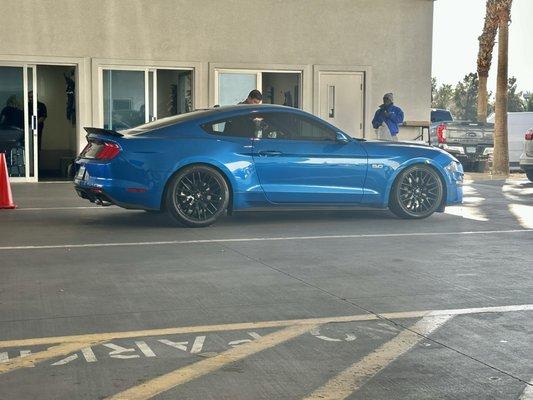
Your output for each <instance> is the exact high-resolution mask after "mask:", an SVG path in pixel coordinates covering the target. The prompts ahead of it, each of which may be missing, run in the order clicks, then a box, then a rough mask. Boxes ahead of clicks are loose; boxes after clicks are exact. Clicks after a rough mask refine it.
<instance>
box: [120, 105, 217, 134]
mask: <svg viewBox="0 0 533 400" xmlns="http://www.w3.org/2000/svg"><path fill="white" fill-rule="evenodd" d="M207 112H210V111H209V110H197V111H191V112H188V113H185V114H179V115H173V116H171V117H166V118H161V119H156V120H155V121H152V122H147V123H146V124H142V125H139V126H136V127H135V128H131V129H125V130H121V131H119V132H120V133H122V134H124V135H133V136H135V135H141V134H143V133H146V132H149V131H153V130H154V129H160V128H165V127H167V126H170V125H174V124H177V123H180V122H185V121H188V120H190V119H194V118H197V117H199V116H201V115H202V114H203V113H207Z"/></svg>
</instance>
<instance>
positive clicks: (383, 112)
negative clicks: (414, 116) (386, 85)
mask: <svg viewBox="0 0 533 400" xmlns="http://www.w3.org/2000/svg"><path fill="white" fill-rule="evenodd" d="M402 122H403V111H402V109H401V108H400V107H396V106H395V105H394V98H393V94H392V93H386V94H385V95H384V96H383V104H382V105H380V106H379V108H378V109H377V111H376V113H375V114H374V119H373V120H372V126H373V127H374V129H376V130H377V136H378V139H380V140H393V141H398V132H399V131H400V129H399V124H401V123H402Z"/></svg>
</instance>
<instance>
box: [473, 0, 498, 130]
mask: <svg viewBox="0 0 533 400" xmlns="http://www.w3.org/2000/svg"><path fill="white" fill-rule="evenodd" d="M496 1H497V0H487V3H486V11H485V23H484V25H483V32H482V33H481V36H480V37H479V38H478V40H479V51H478V55H477V75H478V78H479V89H478V96H477V120H478V121H479V122H487V104H488V94H487V79H488V77H489V70H490V64H491V62H492V49H493V48H494V39H495V38H496V32H497V31H498V15H497V13H496V7H495V5H496Z"/></svg>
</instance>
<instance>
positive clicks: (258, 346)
mask: <svg viewBox="0 0 533 400" xmlns="http://www.w3.org/2000/svg"><path fill="white" fill-rule="evenodd" d="M318 326H319V325H318V324H305V325H296V326H289V327H288V328H285V329H283V330H281V331H278V332H274V333H271V334H269V335H266V336H263V337H261V338H260V339H257V340H254V341H252V342H250V343H247V344H243V345H240V346H237V347H234V348H232V349H229V350H226V351H225V352H223V353H220V354H219V355H217V356H215V357H212V358H207V359H205V360H202V361H198V362H197V363H194V364H191V365H187V366H185V367H183V368H179V369H176V370H174V371H172V372H169V373H167V374H165V375H161V376H159V377H157V378H154V379H152V380H150V381H148V382H145V383H143V384H141V385H138V386H134V387H132V388H130V389H128V390H125V391H123V392H121V393H118V394H116V395H114V396H111V397H108V398H107V399H108V400H145V399H150V398H152V397H154V396H156V395H158V394H159V393H162V392H166V391H167V390H170V389H172V388H173V387H176V386H178V385H181V384H183V383H186V382H189V381H192V380H193V379H196V378H199V377H201V376H204V375H207V374H209V373H211V372H213V371H216V370H217V369H219V368H221V367H223V366H224V365H227V364H230V363H233V362H235V361H239V360H242V359H243V358H246V357H248V356H251V355H253V354H255V353H258V352H260V351H263V350H266V349H269V348H272V347H274V346H277V345H279V344H281V343H284V342H286V341H288V340H291V339H294V338H296V337H298V336H301V335H303V334H304V333H306V332H309V331H310V330H311V329H314V328H316V327H318Z"/></svg>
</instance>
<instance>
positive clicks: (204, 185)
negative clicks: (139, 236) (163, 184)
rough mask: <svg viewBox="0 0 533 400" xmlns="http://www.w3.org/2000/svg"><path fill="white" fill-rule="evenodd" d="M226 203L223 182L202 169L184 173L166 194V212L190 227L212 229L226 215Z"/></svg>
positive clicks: (195, 167)
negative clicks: (213, 224)
mask: <svg viewBox="0 0 533 400" xmlns="http://www.w3.org/2000/svg"><path fill="white" fill-rule="evenodd" d="M228 202H229V189H228V184H227V183H226V180H225V179H224V177H223V176H222V175H221V174H220V172H218V171H217V170H216V169H214V168H211V167H208V166H205V165H193V166H190V167H187V168H185V169H183V170H182V171H180V172H179V173H178V174H177V175H175V176H174V178H173V179H172V181H171V182H170V186H169V188H168V190H167V199H166V205H167V210H168V211H169V212H170V214H171V215H172V216H173V217H174V218H175V219H176V220H178V221H179V222H181V223H182V224H184V225H187V226H190V227H203V226H208V225H211V224H212V223H213V222H215V221H216V220H217V219H218V218H219V217H220V216H221V215H222V214H223V213H224V212H225V211H226V209H227V208H228Z"/></svg>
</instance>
